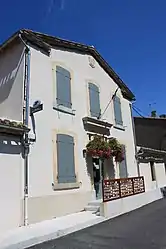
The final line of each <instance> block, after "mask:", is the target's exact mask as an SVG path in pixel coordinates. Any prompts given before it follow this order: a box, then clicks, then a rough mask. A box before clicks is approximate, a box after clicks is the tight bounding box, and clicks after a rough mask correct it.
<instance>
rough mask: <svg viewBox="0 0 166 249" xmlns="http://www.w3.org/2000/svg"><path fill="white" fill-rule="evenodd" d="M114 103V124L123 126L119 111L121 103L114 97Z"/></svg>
mask: <svg viewBox="0 0 166 249" xmlns="http://www.w3.org/2000/svg"><path fill="white" fill-rule="evenodd" d="M113 103H114V115H115V124H116V125H121V126H122V125H123V120H122V111H121V102H120V98H119V97H117V96H115V97H114V99H113Z"/></svg>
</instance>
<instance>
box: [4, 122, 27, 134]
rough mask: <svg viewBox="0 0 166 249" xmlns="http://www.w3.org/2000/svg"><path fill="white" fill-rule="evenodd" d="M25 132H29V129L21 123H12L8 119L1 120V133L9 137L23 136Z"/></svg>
mask: <svg viewBox="0 0 166 249" xmlns="http://www.w3.org/2000/svg"><path fill="white" fill-rule="evenodd" d="M25 132H29V128H28V127H26V126H25V125H24V124H23V123H21V122H16V121H11V120H8V119H0V133H1V134H2V133H3V134H9V135H19V136H22V135H23V134H24V133H25Z"/></svg>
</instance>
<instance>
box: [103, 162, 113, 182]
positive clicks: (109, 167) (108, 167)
mask: <svg viewBox="0 0 166 249" xmlns="http://www.w3.org/2000/svg"><path fill="white" fill-rule="evenodd" d="M104 179H115V165H114V163H113V158H110V159H106V160H105V161H104Z"/></svg>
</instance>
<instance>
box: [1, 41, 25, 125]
mask: <svg viewBox="0 0 166 249" xmlns="http://www.w3.org/2000/svg"><path fill="white" fill-rule="evenodd" d="M24 58H25V57H24V45H23V44H22V43H15V44H11V45H10V46H9V47H8V48H6V49H4V51H2V52H1V53H0V118H6V119H10V120H16V121H22V115H23V83H24V81H23V77H24Z"/></svg>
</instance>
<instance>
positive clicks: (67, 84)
mask: <svg viewBox="0 0 166 249" xmlns="http://www.w3.org/2000/svg"><path fill="white" fill-rule="evenodd" d="M56 100H57V105H58V106H64V107H67V108H72V103H71V76H70V72H69V71H67V70H66V69H64V68H62V67H60V66H57V67H56Z"/></svg>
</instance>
